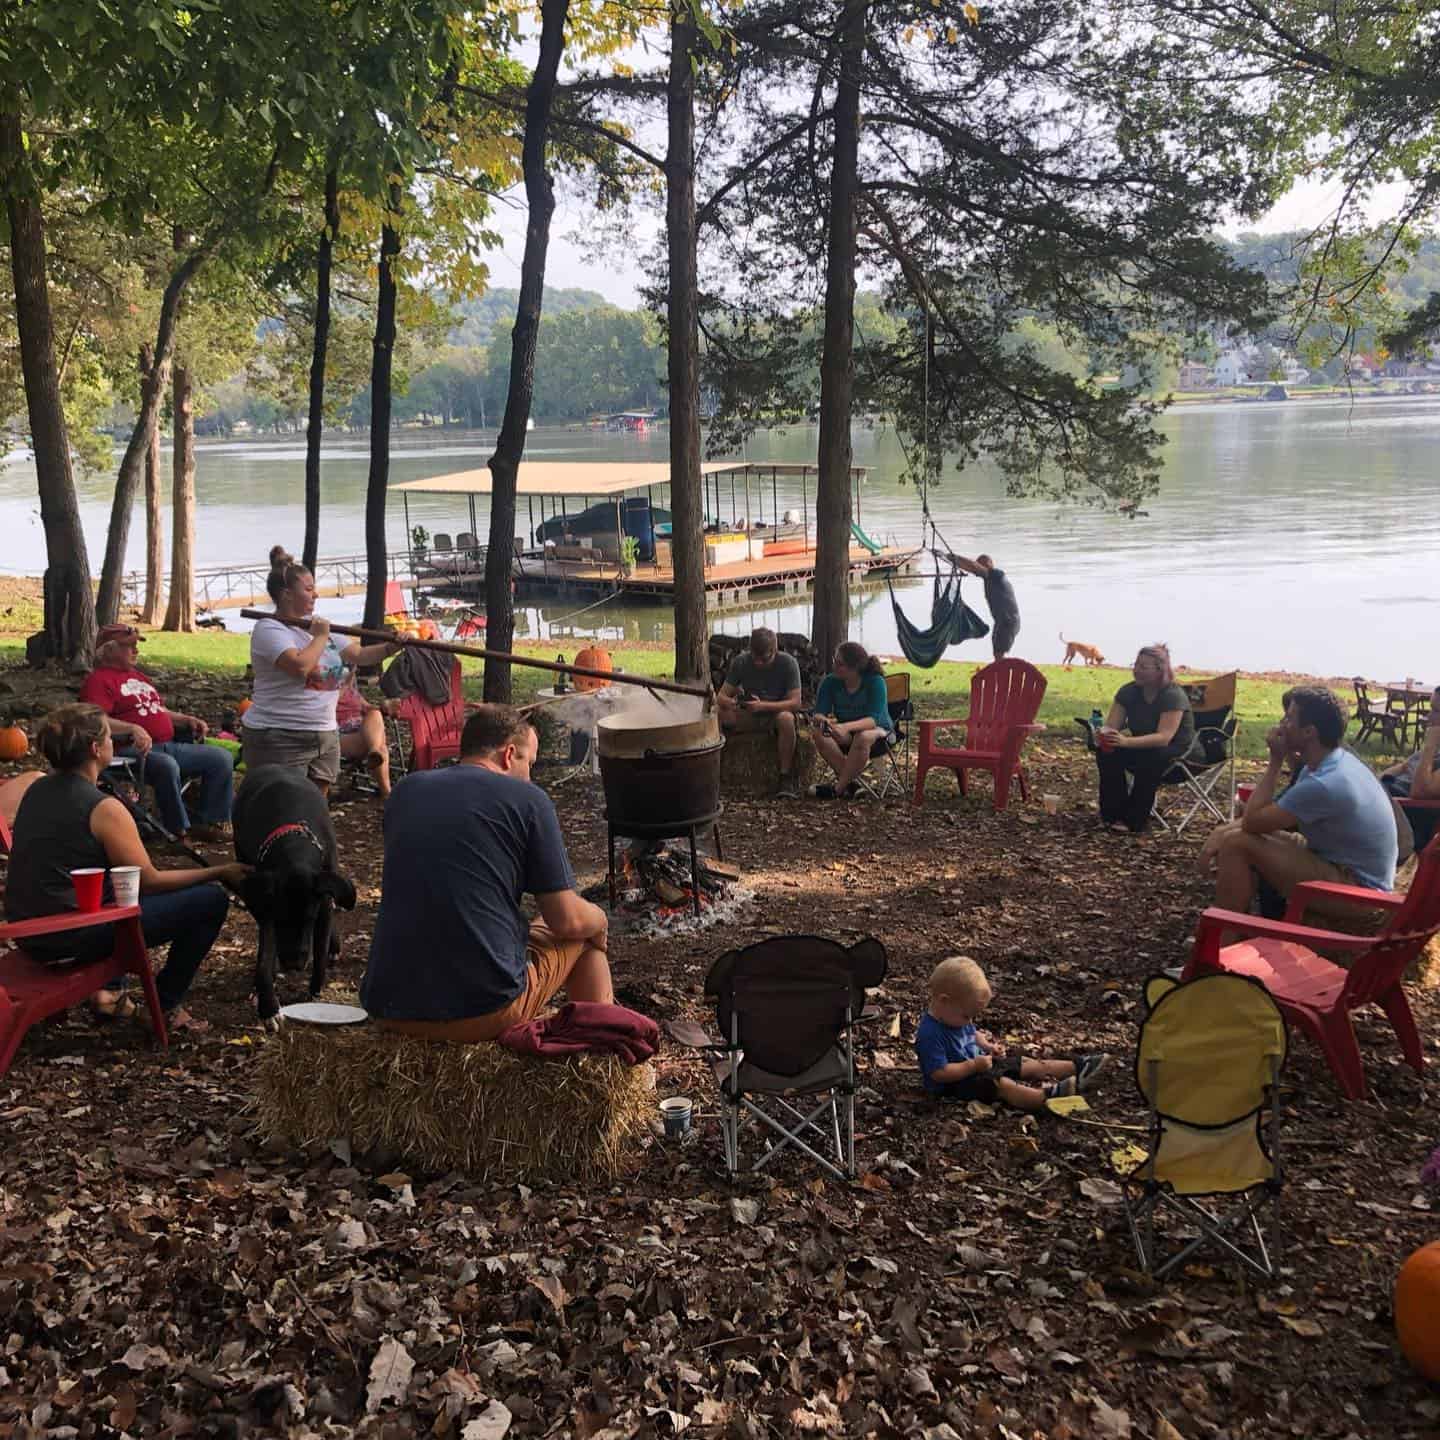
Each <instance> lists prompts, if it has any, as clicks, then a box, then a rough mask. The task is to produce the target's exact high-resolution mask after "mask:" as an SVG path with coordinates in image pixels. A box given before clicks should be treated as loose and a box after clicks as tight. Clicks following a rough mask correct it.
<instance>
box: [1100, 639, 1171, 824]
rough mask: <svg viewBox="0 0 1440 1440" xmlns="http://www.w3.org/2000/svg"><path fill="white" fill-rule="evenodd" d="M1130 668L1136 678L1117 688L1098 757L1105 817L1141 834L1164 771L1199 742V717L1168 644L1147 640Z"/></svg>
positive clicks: (1148, 820)
mask: <svg viewBox="0 0 1440 1440" xmlns="http://www.w3.org/2000/svg"><path fill="white" fill-rule="evenodd" d="M1131 673H1132V674H1133V676H1134V679H1132V680H1131V681H1130V682H1129V683H1128V684H1126V685H1122V686H1121V687H1120V688H1119V689H1118V690H1117V691H1116V692H1115V698H1114V700H1112V701H1111V702H1110V713H1109V714H1108V715H1107V716H1106V717H1105V723H1104V725H1103V726H1101V728H1100V730H1099V733H1098V734H1097V735H1096V737H1095V738H1096V741H1097V744H1098V748H1097V750H1096V752H1095V759H1096V762H1097V763H1098V765H1099V767H1100V819H1101V821H1102V822H1103V823H1104V824H1106V825H1108V826H1109V827H1110V828H1111V829H1112V830H1122V831H1123V830H1129V831H1131V832H1133V833H1134V834H1136V835H1138V834H1140V833H1141V832H1142V831H1143V830H1144V829H1145V827H1146V826H1147V825H1148V824H1149V823H1150V811H1151V810H1152V809H1153V808H1154V805H1155V792H1156V791H1157V790H1158V789H1159V788H1160V777H1161V776H1162V775H1163V774H1164V773H1165V772H1166V771H1167V770H1168V769H1169V768H1170V765H1171V763H1172V762H1173V761H1174V759H1175V758H1176V756H1178V755H1183V754H1185V753H1186V751H1188V750H1189V749H1190V747H1191V745H1192V744H1194V741H1195V717H1194V715H1193V714H1192V713H1191V711H1190V700H1189V697H1188V696H1187V695H1186V694H1185V692H1184V691H1183V690H1182V689H1181V688H1180V687H1179V686H1178V685H1177V684H1176V683H1175V669H1174V667H1173V666H1172V665H1171V663H1170V651H1169V649H1168V648H1167V647H1166V646H1164V645H1144V646H1142V647H1141V648H1140V652H1139V653H1138V654H1137V655H1136V656H1135V665H1134V667H1133V669H1132V672H1131Z"/></svg>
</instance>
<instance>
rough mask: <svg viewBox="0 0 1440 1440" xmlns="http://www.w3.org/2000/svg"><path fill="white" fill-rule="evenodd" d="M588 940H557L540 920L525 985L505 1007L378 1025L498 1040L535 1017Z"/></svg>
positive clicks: (434, 1035) (442, 1036)
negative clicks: (483, 1012)
mask: <svg viewBox="0 0 1440 1440" xmlns="http://www.w3.org/2000/svg"><path fill="white" fill-rule="evenodd" d="M589 943H590V942H589V941H588V940H557V939H556V938H555V936H554V935H552V934H551V933H550V931H549V930H548V929H547V928H546V926H545V925H544V924H543V923H542V922H541V921H539V920H537V921H535V923H534V924H533V925H531V927H530V940H529V943H528V944H527V945H526V947H525V959H526V961H527V964H526V967H525V988H524V989H523V990H522V991H521V992H520V993H519V994H518V995H517V996H516V997H515V998H514V999H513V1000H512V1001H511V1002H510V1003H509V1004H508V1005H507V1006H506V1007H505V1008H504V1009H503V1010H493V1011H491V1013H490V1014H489V1015H472V1016H469V1017H468V1018H466V1019H464V1020H383V1019H381V1018H380V1017H378V1016H377V1017H376V1019H375V1024H376V1025H378V1026H379V1027H380V1029H382V1030H393V1031H395V1032H396V1033H397V1034H400V1035H417V1036H419V1037H421V1038H422V1039H426V1040H458V1041H461V1042H463V1043H465V1044H469V1045H475V1044H479V1043H481V1042H483V1041H486V1040H494V1039H495V1038H496V1037H497V1036H498V1035H500V1033H501V1032H502V1031H505V1030H508V1029H509V1028H510V1027H511V1026H512V1025H520V1024H523V1023H524V1022H525V1021H526V1020H533V1019H534V1018H535V1017H536V1016H537V1015H538V1014H539V1013H540V1012H541V1011H542V1010H543V1009H544V1008H545V1007H546V1006H547V1005H548V1004H549V1003H550V1001H551V999H552V998H553V997H554V995H555V992H556V991H557V990H559V989H560V988H561V987H562V986H563V985H564V984H565V982H566V981H567V980H568V979H569V978H570V972H571V971H572V970H573V969H574V968H575V962H576V961H577V960H578V959H579V958H580V952H581V951H582V950H584V949H585V947H586V946H587V945H589Z"/></svg>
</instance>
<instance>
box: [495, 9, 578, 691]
mask: <svg viewBox="0 0 1440 1440" xmlns="http://www.w3.org/2000/svg"><path fill="white" fill-rule="evenodd" d="M569 13H570V0H542V4H541V6H540V55H539V58H538V59H537V60H536V62H535V73H534V74H533V75H532V76H531V77H530V88H529V90H528V92H527V93H526V96H525V148H524V151H523V154H522V163H523V168H524V173H525V200H526V204H527V206H528V207H529V217H528V219H527V221H526V225H525V255H524V258H523V259H522V261H521V264H520V298H519V300H518V302H517V303H516V306H515V328H514V330H513V331H512V332H511V335H510V383H509V387H508V389H507V390H506V393H505V418H504V420H503V421H502V422H501V424H500V434H499V435H498V436H497V438H496V441H495V453H494V454H493V455H492V456H491V457H490V476H491V494H490V536H489V549H488V551H487V552H486V557H485V626H486V629H485V645H486V648H487V649H492V650H508V649H509V648H510V646H511V643H512V640H513V638H514V634H515V607H514V603H513V600H512V598H511V592H510V587H511V572H512V570H513V569H514V555H515V484H516V477H517V476H518V474H519V470H520V457H521V456H522V455H523V454H524V453H525V427H526V425H527V423H528V422H529V419H530V402H531V400H532V398H533V397H534V394H535V342H536V340H537V339H538V337H539V333H540V306H541V304H542V302H543V301H544V298H545V256H546V253H547V251H548V250H549V248H550V217H551V216H552V215H554V213H555V187H554V185H553V184H552V183H551V180H550V176H549V174H548V173H547V172H546V169H545V141H546V134H547V131H548V130H549V128H550V105H551V101H552V100H553V99H554V95H555V78H556V75H557V74H558V72H559V69H560V56H561V54H562V53H563V52H564V49H565V20H566V17H567V16H568V15H569ZM485 698H486V699H487V700H490V701H494V702H498V703H508V702H509V700H510V666H509V664H508V663H506V662H504V661H500V660H487V661H486V662H485Z"/></svg>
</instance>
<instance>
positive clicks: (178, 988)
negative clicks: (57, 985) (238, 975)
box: [26, 746, 230, 1011]
mask: <svg viewBox="0 0 1440 1440" xmlns="http://www.w3.org/2000/svg"><path fill="white" fill-rule="evenodd" d="M210 748H211V749H214V748H215V747H214V746H211V747H210ZM229 909H230V897H229V895H228V894H226V892H225V887H224V886H223V885H221V884H219V883H218V882H217V881H214V880H211V881H209V882H208V883H206V884H204V885H192V886H191V887H190V888H189V889H188V890H172V891H170V892H169V893H168V894H166V895H142V896H141V897H140V928H141V929H142V930H143V931H144V932H145V948H146V949H147V950H154V949H155V948H156V947H157V946H160V945H168V946H169V947H170V958H169V959H168V960H167V961H166V964H165V968H164V969H163V970H162V971H161V972H160V973H159V975H157V976H156V977H155V988H156V990H157V991H159V993H160V1008H161V1009H162V1010H167V1011H169V1010H173V1009H175V1007H176V1006H177V1005H179V1003H180V1002H181V1001H182V1000H183V999H184V998H185V994H186V992H187V991H188V990H189V989H190V983H191V981H193V980H194V979H195V973H196V971H198V970H199V969H200V966H201V963H202V962H203V961H204V959H205V957H206V956H207V955H208V954H209V953H210V947H211V946H212V945H213V944H214V943H215V937H216V936H217V935H219V933H220V930H221V927H222V926H223V925H224V924H225V916H226V914H227V913H228V912H229ZM114 928H115V927H114V926H113V925H97V926H95V928H94V929H93V930H78V931H72V932H71V933H70V934H68V935H65V936H55V937H54V938H53V939H52V940H50V941H49V943H48V944H46V943H45V942H41V943H40V944H37V945H34V946H33V947H31V946H27V947H26V948H27V949H31V950H32V953H33V954H34V955H35V958H36V959H37V960H55V961H58V960H61V959H76V960H99V959H101V958H103V957H104V956H106V955H108V954H109V953H110V951H111V950H112V949H113V948H114V945H115V939H114ZM52 947H53V949H52ZM62 950H63V952H64V953H63V954H62V953H58V952H61V951H62Z"/></svg>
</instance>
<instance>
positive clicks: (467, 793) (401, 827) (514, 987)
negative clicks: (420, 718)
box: [360, 705, 614, 1042]
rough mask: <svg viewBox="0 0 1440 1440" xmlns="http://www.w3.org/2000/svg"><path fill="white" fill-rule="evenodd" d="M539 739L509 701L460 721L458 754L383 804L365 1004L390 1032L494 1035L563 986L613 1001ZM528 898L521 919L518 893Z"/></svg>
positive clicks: (598, 916) (601, 924)
mask: <svg viewBox="0 0 1440 1440" xmlns="http://www.w3.org/2000/svg"><path fill="white" fill-rule="evenodd" d="M537 745H538V738H537V736H536V734H535V730H534V728H533V726H531V724H530V722H529V721H528V720H527V719H525V717H524V716H522V715H521V714H520V713H519V712H518V711H516V710H512V709H511V708H510V707H509V706H508V705H482V706H480V707H479V709H478V710H476V711H475V713H474V714H473V715H471V717H470V719H469V720H468V721H466V723H465V729H464V732H463V733H462V735H461V737H460V763H459V764H458V765H453V766H451V767H449V768H448V769H443V770H422V771H417V772H416V773H415V774H413V775H407V776H406V777H405V779H403V780H402V781H401V782H400V783H399V784H398V785H397V786H396V787H395V789H394V792H393V793H392V794H391V796H390V800H389V803H388V804H387V805H386V806H385V820H384V833H385V870H384V876H383V879H382V882H381V898H380V914H379V918H378V919H377V920H376V923H375V938H374V940H373V941H372V942H371V945H370V964H369V967H368V968H367V970H366V972H365V979H364V982H363V983H362V984H361V987H360V1001H361V1003H362V1004H363V1005H364V1006H365V1008H366V1009H367V1010H368V1011H369V1012H370V1014H371V1015H372V1016H374V1017H375V1019H376V1021H377V1023H378V1024H379V1025H380V1026H381V1027H383V1028H384V1029H387V1030H394V1031H398V1032H400V1033H401V1034H405V1035H417V1036H421V1037H423V1038H428V1039H435V1040H459V1041H468V1042H476V1041H485V1040H494V1039H495V1038H496V1037H497V1036H498V1035H499V1034H500V1033H501V1032H502V1031H504V1030H507V1029H509V1027H510V1026H512V1025H517V1024H519V1023H521V1022H522V1021H525V1020H531V1019H534V1018H535V1016H536V1015H538V1014H539V1013H540V1012H541V1011H542V1010H543V1009H544V1008H545V1006H546V1005H547V1004H548V1003H549V1001H550V1000H551V998H552V997H553V996H554V995H555V993H556V991H558V990H560V989H561V988H562V987H563V988H564V989H565V992H566V994H567V995H568V997H569V998H570V999H571V1000H590V1001H595V1002H598V1003H600V1004H604V1005H609V1004H612V1003H613V1001H614V992H613V991H612V989H611V985H610V965H609V961H608V960H607V959H606V954H605V947H606V938H607V928H608V919H607V917H606V914H605V912H604V911H603V910H602V909H601V908H600V907H599V906H598V905H592V904H591V903H590V902H589V901H588V900H582V899H581V898H580V896H579V895H577V894H576V893H575V889H574V885H575V880H574V876H573V875H572V873H571V870H570V861H569V859H568V857H567V856H566V853H565V842H564V840H563V839H562V838H561V835H560V822H559V819H558V818H557V817H556V814H555V806H554V805H553V804H552V803H551V800H550V797H549V796H548V795H546V793H545V792H544V791H543V790H541V789H540V788H539V787H538V786H536V785H533V784H531V782H530V766H531V764H532V763H533V762H534V759H535V751H536V748H537ZM526 891H528V892H530V894H532V895H534V897H535V900H536V903H537V905H538V906H539V910H540V919H539V920H537V921H535V922H534V923H533V924H530V923H529V922H527V920H526V918H525V915H524V914H523V912H522V911H521V909H520V897H521V896H522V895H523V894H524V893H525V892H526Z"/></svg>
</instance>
